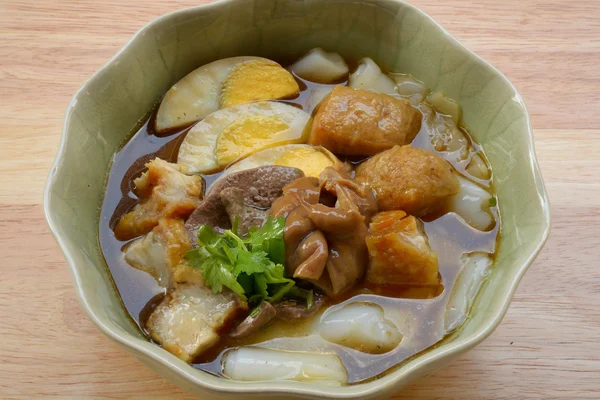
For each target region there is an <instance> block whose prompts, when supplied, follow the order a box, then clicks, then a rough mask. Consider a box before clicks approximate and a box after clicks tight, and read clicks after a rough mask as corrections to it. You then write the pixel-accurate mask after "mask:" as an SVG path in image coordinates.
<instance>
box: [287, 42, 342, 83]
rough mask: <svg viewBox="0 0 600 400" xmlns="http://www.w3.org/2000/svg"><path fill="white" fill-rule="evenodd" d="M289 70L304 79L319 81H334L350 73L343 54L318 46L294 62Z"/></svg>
mask: <svg viewBox="0 0 600 400" xmlns="http://www.w3.org/2000/svg"><path fill="white" fill-rule="evenodd" d="M289 70H290V71H291V72H293V73H295V74H296V75H298V76H299V77H300V78H302V79H306V80H308V81H312V82H317V83H332V82H335V81H339V80H341V79H342V78H344V77H346V76H347V75H348V65H347V64H346V61H344V59H343V58H342V56H340V55H339V54H338V53H328V52H326V51H325V50H323V49H321V48H318V47H317V48H316V49H312V50H311V51H309V52H308V53H307V54H306V55H305V56H304V57H302V58H301V59H299V60H298V61H296V62H295V63H294V64H292V65H291V66H290V68H289Z"/></svg>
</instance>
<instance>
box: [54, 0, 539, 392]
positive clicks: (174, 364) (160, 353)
mask: <svg viewBox="0 0 600 400" xmlns="http://www.w3.org/2000/svg"><path fill="white" fill-rule="evenodd" d="M236 1H239V0H215V1H214V2H212V3H208V4H204V5H199V6H194V7H189V8H185V9H181V10H177V11H172V12H169V13H166V14H163V15H161V16H160V17H158V18H156V19H154V20H152V21H150V22H149V23H147V24H146V25H144V26H143V27H142V28H141V29H139V30H138V31H137V32H136V33H135V34H134V35H133V37H131V38H130V39H129V41H128V42H127V43H126V44H125V45H124V46H123V47H122V48H121V49H120V50H119V52H118V53H117V54H116V55H115V56H113V57H112V58H111V59H110V60H109V61H108V62H106V63H105V64H104V65H103V66H102V67H101V68H100V69H99V70H97V71H96V72H95V73H94V74H93V75H92V76H91V77H90V78H88V79H87V80H86V81H84V83H83V84H82V86H81V87H80V88H79V90H77V92H76V93H75V94H74V95H73V97H72V99H71V101H70V102H69V105H68V107H67V111H66V114H65V119H64V123H63V132H62V134H61V139H60V144H59V148H58V152H57V156H56V158H55V160H54V162H53V164H52V168H51V170H50V174H49V176H48V179H47V181H46V187H45V189H44V214H45V217H46V222H47V224H48V227H49V229H50V231H51V232H52V235H53V236H54V238H55V240H56V241H57V243H58V245H59V247H60V249H61V251H62V252H63V254H64V256H65V258H66V261H67V264H68V266H69V269H70V271H71V275H72V276H73V279H74V280H75V287H76V292H77V297H78V299H79V301H80V303H81V305H82V306H83V309H84V311H85V313H86V314H87V315H88V317H89V318H90V319H91V320H92V321H93V322H94V323H95V324H96V325H97V326H98V328H100V330H101V331H102V332H103V333H104V334H105V335H107V336H108V337H109V338H111V339H112V340H114V341H115V342H117V343H120V344H121V345H122V346H124V347H126V348H128V349H130V350H133V351H134V352H135V353H138V354H140V355H145V356H146V357H149V358H151V359H152V360H153V361H155V362H157V363H159V364H160V365H161V366H163V367H166V368H169V369H171V370H172V371H174V372H176V373H177V374H179V375H180V376H181V377H182V378H184V379H185V380H186V381H188V383H190V384H192V385H196V386H200V387H202V388H203V389H205V390H207V391H210V392H214V393H215V394H222V395H249V396H255V395H268V396H274V395H284V394H285V395H297V396H302V397H314V398H319V397H320V398H333V399H350V398H363V397H368V396H376V395H378V394H380V392H384V391H386V390H390V389H391V388H392V387H394V386H395V385H397V384H399V383H400V381H405V382H404V383H405V384H407V383H408V382H410V381H411V380H412V376H413V375H416V376H417V377H418V376H419V375H420V373H419V370H420V369H421V368H424V367H427V366H428V365H429V364H433V363H439V362H440V361H443V360H444V359H446V358H450V357H453V356H455V355H458V354H462V353H463V352H465V351H467V350H469V349H471V348H473V347H475V346H476V345H477V344H479V343H480V342H481V341H483V340H484V339H485V338H486V337H488V336H489V335H490V334H491V333H492V332H493V331H494V330H495V329H496V328H497V326H498V325H499V324H500V322H501V321H502V319H503V317H504V315H505V314H506V312H507V311H508V308H509V306H510V303H511V301H512V298H513V295H514V293H515V291H516V289H517V287H518V285H519V282H520V281H521V278H522V277H523V275H524V274H525V272H526V271H527V269H528V268H529V267H530V266H531V264H532V262H533V260H534V259H535V257H536V256H537V255H538V254H539V252H540V251H541V249H542V247H543V246H544V244H545V243H546V241H547V239H548V236H549V232H550V226H551V214H550V205H549V202H548V194H547V191H546V188H545V186H544V182H543V180H542V177H541V173H540V170H539V165H538V161H537V157H536V154H535V148H534V144H533V129H532V126H531V119H530V117H529V113H528V112H527V109H526V106H525V103H524V101H523V99H522V97H521V95H520V94H519V93H518V91H517V90H516V88H515V87H514V85H513V84H512V83H511V82H510V81H509V80H508V79H507V78H506V77H505V76H504V74H502V73H501V72H500V71H499V70H498V69H496V68H495V67H494V66H493V65H491V64H490V63H488V62H487V61H485V60H484V59H482V58H481V57H479V56H478V55H477V54H475V53H474V52H473V51H471V50H469V49H468V48H467V47H466V46H465V45H463V44H462V43H461V42H460V41H459V40H458V39H456V38H455V37H454V36H452V35H451V34H450V33H449V32H448V31H446V29H445V28H443V27H442V26H441V25H440V24H438V23H437V22H436V21H435V20H434V19H433V18H432V17H430V16H429V15H428V14H426V13H425V12H423V11H421V10H420V9H419V8H417V7H415V6H413V5H411V4H409V3H407V2H406V1H403V0H387V1H388V2H395V3H401V4H403V5H404V6H405V7H410V8H412V9H413V10H415V11H417V12H418V13H419V14H421V16H422V17H424V18H427V19H429V20H430V22H432V23H433V24H434V25H435V26H436V27H437V28H438V29H440V31H441V32H442V33H443V34H444V35H445V36H446V37H447V38H448V40H451V41H453V42H454V43H455V44H456V45H458V46H461V47H462V48H463V49H465V50H467V51H468V52H469V53H470V54H471V56H472V57H475V58H476V59H478V60H479V62H482V63H484V64H487V66H489V67H490V68H491V69H492V70H493V71H494V72H495V73H496V74H497V76H499V77H501V78H502V79H503V81H504V82H505V83H506V84H508V85H509V86H510V87H511V88H512V89H513V90H514V92H515V93H516V96H515V97H514V100H515V101H516V102H518V103H519V104H520V105H521V106H522V107H523V110H524V114H525V117H526V120H527V128H528V129H527V134H528V135H527V136H528V149H527V151H528V152H529V154H530V156H531V160H532V165H531V167H532V170H533V171H532V172H533V175H534V176H535V177H536V178H538V182H539V185H538V188H537V192H538V195H539V196H540V197H541V198H542V199H543V200H544V201H543V202H542V204H543V208H544V217H545V220H546V227H545V230H544V232H543V233H542V236H541V238H540V240H539V242H538V244H537V246H536V248H535V250H534V251H533V252H532V253H531V254H530V256H529V257H528V258H527V260H526V262H525V263H524V264H523V265H522V267H521V268H520V269H519V270H518V272H517V273H516V274H515V275H514V276H512V277H511V280H512V281H511V282H510V289H509V290H508V291H506V292H504V293H503V294H502V293H500V294H498V296H501V295H502V296H503V299H502V307H501V308H500V310H499V311H498V312H497V313H496V315H495V316H494V318H493V320H491V322H489V323H488V325H487V326H486V327H485V329H482V330H480V331H479V332H477V333H475V334H472V335H469V336H466V337H460V338H457V339H455V340H454V341H452V342H449V343H444V344H443V345H441V346H439V347H437V348H435V349H432V350H430V351H428V352H426V353H424V354H422V355H419V356H417V357H415V358H414V359H413V360H411V361H409V362H408V363H406V364H404V365H402V366H401V367H399V368H397V369H395V370H393V371H391V372H389V373H387V374H385V375H384V376H383V377H381V378H377V379H375V380H373V381H369V382H366V383H358V384H355V385H349V386H341V387H328V386H311V385H307V384H303V383H299V382H292V381H269V382H264V381H261V382H237V381H233V380H227V379H223V378H219V377H216V376H212V375H210V374H207V373H203V374H198V372H199V371H198V370H196V369H194V368H193V367H192V366H190V365H188V364H186V363H184V362H183V361H181V360H179V359H178V358H176V357H175V356H173V355H171V354H169V353H167V352H166V351H164V350H163V349H162V348H160V347H158V346H156V345H155V344H153V343H150V342H148V341H145V340H142V339H139V338H136V337H134V336H133V335H131V334H123V333H119V332H115V331H114V330H113V329H112V328H111V327H109V326H107V325H106V324H105V323H104V321H103V320H102V318H100V317H98V316H97V315H96V314H95V313H94V310H93V306H92V305H90V303H89V302H88V299H87V297H86V296H87V295H86V291H85V290H84V289H83V285H82V278H81V277H80V275H79V271H78V267H77V265H76V263H75V262H74V260H73V258H72V256H71V255H70V253H69V252H68V250H67V247H66V245H65V243H64V241H63V239H62V237H61V235H60V234H59V233H58V230H57V228H56V226H55V225H56V224H55V222H54V219H53V218H54V217H53V215H52V211H51V210H50V205H49V194H50V189H51V187H52V185H53V184H54V181H55V177H56V172H57V171H58V170H59V168H60V164H61V160H62V158H63V157H64V154H65V143H66V137H67V127H68V122H69V120H70V118H71V113H72V110H73V108H74V106H75V104H76V102H77V99H78V97H79V95H80V94H81V93H84V92H85V91H86V90H87V89H88V85H89V83H90V82H91V81H92V80H94V79H97V78H98V76H100V75H101V73H102V72H103V71H104V70H106V69H107V68H108V67H109V66H110V65H111V64H113V63H114V62H116V61H118V60H119V59H120V58H121V57H123V55H124V54H125V53H126V52H127V51H128V50H129V47H130V45H131V44H132V43H133V42H134V41H136V40H140V38H141V36H143V34H144V33H145V32H146V31H147V30H149V28H150V27H151V26H153V25H155V24H156V23H158V22H159V21H164V20H166V19H170V18H172V17H173V16H176V15H184V14H188V13H189V14H191V13H194V12H196V11H197V10H208V9H211V8H220V7H221V6H223V5H225V4H227V3H233V2H236ZM136 356H137V354H136Z"/></svg>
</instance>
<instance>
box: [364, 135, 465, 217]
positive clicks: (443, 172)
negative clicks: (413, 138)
mask: <svg viewBox="0 0 600 400" xmlns="http://www.w3.org/2000/svg"><path fill="white" fill-rule="evenodd" d="M356 181H357V182H359V183H362V184H366V185H368V186H370V187H371V188H372V189H373V190H374V191H375V194H376V195H377V203H378V205H379V208H380V209H381V210H384V211H391V210H403V211H405V212H407V213H408V214H410V215H415V216H417V217H421V216H423V215H427V214H430V213H433V212H437V211H439V210H440V209H442V208H443V207H444V205H445V201H446V200H448V199H449V198H450V197H451V196H453V195H455V194H457V193H458V191H459V190H460V184H459V182H458V179H457V178H456V174H455V173H454V168H453V167H452V165H450V163H449V162H447V161H446V160H444V159H443V158H441V157H440V156H438V155H436V154H435V153H432V152H430V151H427V150H423V149H418V148H416V147H413V146H395V147H394V148H392V149H390V150H386V151H384V152H383V153H379V154H377V155H376V156H373V157H371V158H370V159H368V160H367V161H365V162H363V163H361V164H360V165H359V166H358V167H357V168H356Z"/></svg>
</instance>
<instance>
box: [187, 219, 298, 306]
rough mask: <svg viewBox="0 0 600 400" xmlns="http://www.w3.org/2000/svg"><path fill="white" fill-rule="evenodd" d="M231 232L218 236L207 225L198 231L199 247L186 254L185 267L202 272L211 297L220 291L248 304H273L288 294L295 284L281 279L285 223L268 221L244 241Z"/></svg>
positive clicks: (283, 221) (233, 231) (291, 280)
mask: <svg viewBox="0 0 600 400" xmlns="http://www.w3.org/2000/svg"><path fill="white" fill-rule="evenodd" d="M233 225H234V228H233V229H231V230H226V231H225V232H223V233H222V234H220V233H217V232H215V231H214V230H213V229H212V228H211V227H210V226H208V225H201V226H200V228H199V229H198V245H199V247H198V248H196V249H193V250H190V251H188V252H187V253H186V255H185V259H186V260H187V264H188V265H189V266H191V267H192V268H195V269H199V270H201V271H202V275H203V276H204V280H205V281H206V285H207V286H208V287H210V288H211V289H212V291H213V292H214V293H220V292H221V291H222V290H223V287H226V288H228V289H230V290H231V291H232V292H234V293H236V294H237V295H238V296H240V297H241V298H243V299H248V301H249V302H250V303H253V304H259V303H260V302H261V301H263V300H266V301H269V302H272V303H275V302H277V301H279V300H281V299H282V298H283V297H285V296H286V295H288V294H289V292H290V290H291V289H292V288H294V287H295V281H294V280H293V279H289V278H287V277H286V276H285V268H284V266H283V263H284V262H285V242H284V240H283V228H284V226H285V219H284V218H283V217H279V218H269V219H268V220H267V222H265V224H264V225H263V226H262V227H261V228H260V229H253V230H251V231H250V232H249V234H248V235H247V237H241V236H239V235H238V234H237V223H235V222H234V224H233Z"/></svg>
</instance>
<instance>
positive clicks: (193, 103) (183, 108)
mask: <svg viewBox="0 0 600 400" xmlns="http://www.w3.org/2000/svg"><path fill="white" fill-rule="evenodd" d="M299 91H300V88H299V87H298V83H297V82H296V80H295V79H294V77H293V76H292V74H290V73H289V72H288V71H287V70H285V69H284V68H283V67H282V66H281V65H279V64H277V63H276V62H275V61H271V60H269V59H266V58H261V57H232V58H224V59H222V60H218V61H215V62H212V63H209V64H206V65H203V66H202V67H200V68H197V69H195V70H194V71H192V72H190V73H189V74H187V75H186V76H185V77H183V78H182V79H181V80H180V81H179V82H177V83H176V84H175V85H173V86H172V87H171V89H169V91H168V92H167V93H166V94H165V97H164V98H163V100H162V102H161V104H160V107H159V108H158V112H157V114H156V122H155V129H156V131H157V132H159V133H160V132H164V131H168V130H170V129H174V128H179V127H183V126H187V125H190V124H192V123H193V122H196V121H199V120H201V119H203V118H205V117H206V116H207V115H208V114H210V113H212V112H214V111H216V110H218V109H220V108H224V107H231V106H234V105H238V104H243V103H249V102H253V101H259V100H277V99H283V98H289V97H293V96H295V95H297V94H298V93H299Z"/></svg>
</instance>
